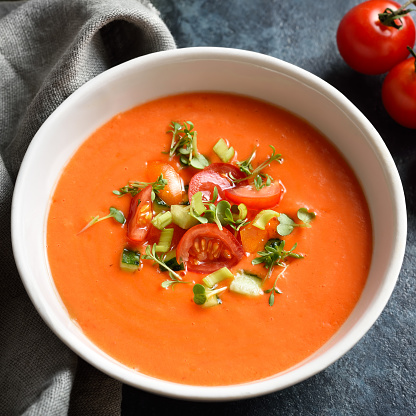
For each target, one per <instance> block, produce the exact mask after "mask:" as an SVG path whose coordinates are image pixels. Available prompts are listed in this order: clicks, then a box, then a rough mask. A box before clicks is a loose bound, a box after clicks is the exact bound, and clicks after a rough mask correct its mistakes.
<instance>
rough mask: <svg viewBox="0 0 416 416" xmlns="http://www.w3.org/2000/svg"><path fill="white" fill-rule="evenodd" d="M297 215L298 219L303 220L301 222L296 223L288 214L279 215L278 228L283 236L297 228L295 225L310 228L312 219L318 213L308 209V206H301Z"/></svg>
mask: <svg viewBox="0 0 416 416" xmlns="http://www.w3.org/2000/svg"><path fill="white" fill-rule="evenodd" d="M296 215H297V217H298V219H299V220H300V221H302V223H301V224H299V223H296V222H295V221H293V220H292V218H290V217H289V216H288V215H286V214H280V215H279V217H278V220H279V225H278V226H277V229H276V230H277V232H278V233H279V234H280V235H281V236H282V237H284V236H287V235H289V234H290V233H291V232H292V231H293V230H294V229H295V227H306V228H310V227H311V224H310V223H311V221H312V220H313V219H314V218H315V217H316V214H315V213H314V212H312V211H308V210H307V208H300V209H299V210H298V212H297V214H296Z"/></svg>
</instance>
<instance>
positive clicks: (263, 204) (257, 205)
mask: <svg viewBox="0 0 416 416" xmlns="http://www.w3.org/2000/svg"><path fill="white" fill-rule="evenodd" d="M224 194H225V197H226V199H228V200H229V201H231V202H234V203H235V204H244V205H245V206H246V207H247V208H249V209H258V210H260V209H266V208H272V207H274V206H276V205H277V204H278V203H279V202H280V201H281V199H282V197H283V194H284V187H283V185H282V184H281V183H280V182H272V183H271V185H270V186H265V187H263V188H261V189H260V190H257V189H256V188H255V186H254V185H242V186H236V187H235V188H231V189H226V190H225V191H224Z"/></svg>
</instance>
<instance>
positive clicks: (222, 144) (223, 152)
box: [212, 139, 235, 162]
mask: <svg viewBox="0 0 416 416" xmlns="http://www.w3.org/2000/svg"><path fill="white" fill-rule="evenodd" d="M212 150H213V151H214V152H215V153H216V154H217V156H218V157H219V158H220V159H221V160H222V161H223V162H229V161H230V160H231V159H232V158H233V157H234V153H235V151H234V148H232V147H228V145H227V142H226V141H225V140H224V139H219V140H218V142H217V143H215V145H214V147H213V148H212Z"/></svg>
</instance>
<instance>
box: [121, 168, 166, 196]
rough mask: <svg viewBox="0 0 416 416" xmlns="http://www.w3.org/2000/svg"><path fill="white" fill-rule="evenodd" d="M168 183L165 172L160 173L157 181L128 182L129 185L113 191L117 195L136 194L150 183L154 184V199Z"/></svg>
mask: <svg viewBox="0 0 416 416" xmlns="http://www.w3.org/2000/svg"><path fill="white" fill-rule="evenodd" d="M167 184H168V181H167V179H164V178H163V174H160V176H159V177H158V178H157V180H156V181H155V182H138V181H131V182H129V183H128V185H125V186H123V187H122V188H120V189H118V190H116V191H113V194H114V195H117V196H123V195H126V194H130V195H131V196H136V195H137V194H138V193H139V192H140V191H141V190H142V189H144V188H146V187H147V186H149V185H152V201H154V200H155V194H157V192H158V191H161V190H162V189H163V188H164V187H165V186H166V185H167Z"/></svg>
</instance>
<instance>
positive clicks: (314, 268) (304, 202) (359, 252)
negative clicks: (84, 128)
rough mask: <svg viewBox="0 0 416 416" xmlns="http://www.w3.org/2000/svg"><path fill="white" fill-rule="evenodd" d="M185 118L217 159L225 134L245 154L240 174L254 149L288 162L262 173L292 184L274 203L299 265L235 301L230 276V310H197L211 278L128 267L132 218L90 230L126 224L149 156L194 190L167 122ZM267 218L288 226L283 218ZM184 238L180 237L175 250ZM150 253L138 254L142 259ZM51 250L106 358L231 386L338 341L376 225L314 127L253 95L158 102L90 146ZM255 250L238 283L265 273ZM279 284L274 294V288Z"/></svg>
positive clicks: (65, 186) (54, 214)
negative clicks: (125, 190)
mask: <svg viewBox="0 0 416 416" xmlns="http://www.w3.org/2000/svg"><path fill="white" fill-rule="evenodd" d="M188 120H189V121H192V123H193V124H194V129H195V130H196V131H197V137H198V141H197V146H198V151H199V152H200V154H202V155H204V156H205V157H206V159H207V160H208V161H209V162H210V163H219V162H221V160H220V159H219V157H218V156H217V154H216V153H215V152H214V150H213V147H214V145H215V144H216V143H217V142H218V140H219V139H220V138H224V139H225V141H226V143H227V145H228V146H229V147H231V146H232V147H233V148H234V149H235V155H234V158H233V160H232V161H231V163H233V164H234V165H235V166H238V165H237V164H236V161H243V160H246V159H247V158H249V157H250V155H251V154H252V153H253V149H256V153H255V157H254V158H253V160H252V162H251V163H252V167H253V168H255V167H256V166H258V165H259V164H260V163H261V162H263V161H267V160H268V158H269V157H270V155H271V153H272V148H271V147H270V145H272V146H273V147H274V148H275V150H276V152H277V153H278V154H281V158H280V160H279V161H275V162H273V163H270V164H269V165H268V166H266V167H265V169H264V170H263V171H262V172H263V173H264V176H263V180H264V181H266V180H267V177H268V176H266V175H265V174H266V173H267V175H270V177H271V178H273V183H279V184H281V186H282V187H284V195H283V197H282V199H281V201H280V203H279V204H278V205H277V206H276V207H274V208H273V209H274V210H275V211H276V212H278V213H284V214H285V215H287V216H288V217H290V218H291V219H292V220H293V221H294V222H295V223H296V224H300V226H295V227H293V231H292V232H291V233H290V234H288V235H286V236H280V240H283V241H285V250H287V251H289V250H290V249H291V248H293V252H296V253H298V254H299V257H300V258H290V259H288V261H287V262H286V261H285V265H287V267H282V265H280V266H278V265H277V266H275V267H274V268H273V270H272V273H271V276H270V277H267V278H266V280H265V281H264V282H263V288H262V289H263V294H261V295H258V296H247V295H244V294H240V293H235V292H234V291H231V290H229V287H228V286H229V280H228V283H227V280H226V281H224V282H225V283H224V282H222V283H221V284H223V285H225V287H226V289H225V290H223V291H222V292H221V294H219V295H218V298H219V299H220V300H221V303H219V304H218V305H217V306H214V307H204V306H201V305H199V304H197V303H195V300H194V293H193V287H194V286H195V285H196V284H201V283H202V278H204V277H205V276H206V275H207V274H208V273H205V274H204V273H197V272H192V271H188V272H187V273H186V274H183V272H182V277H183V280H184V281H187V282H189V283H184V284H172V285H167V286H162V283H163V282H165V281H169V275H168V273H166V272H162V271H161V270H160V268H159V267H158V265H157V264H155V263H154V262H153V261H152V260H149V259H143V258H142V260H141V263H142V264H141V268H140V270H138V271H135V272H126V271H124V270H121V268H120V256H121V253H122V251H123V249H124V248H125V247H126V244H127V242H126V232H127V224H124V225H123V224H121V223H120V222H117V221H115V220H114V219H113V218H109V219H106V220H103V221H100V222H98V223H96V224H94V225H93V226H91V227H89V228H88V229H86V230H85V231H83V232H81V233H80V230H82V229H83V228H84V227H85V225H86V224H87V223H88V222H89V221H90V220H91V217H93V216H96V215H98V216H99V217H100V218H103V217H105V216H106V215H107V214H108V212H109V208H110V207H115V208H117V210H119V211H121V212H123V213H124V215H125V217H126V218H127V217H128V215H129V209H130V203H131V200H132V198H131V196H130V195H123V196H117V195H115V194H114V193H113V192H112V191H113V190H117V189H120V188H121V187H123V186H125V185H126V184H127V183H129V182H130V181H144V182H146V181H148V180H149V178H148V170H147V168H148V164H149V162H151V161H158V162H162V163H165V162H166V163H170V164H171V165H172V166H174V167H175V169H177V171H178V172H179V174H180V176H181V177H182V179H183V181H184V183H185V184H186V183H187V181H189V179H190V178H191V177H192V175H193V174H195V172H197V171H198V169H194V168H192V167H185V168H184V167H182V166H181V165H180V164H179V162H178V157H177V156H173V157H170V156H169V154H167V153H168V152H169V149H170V146H171V140H172V134H171V133H169V132H168V130H170V129H171V128H170V127H169V126H170V124H171V122H172V121H177V122H180V123H182V122H184V121H188ZM167 132H168V133H167ZM153 180H154V179H153ZM299 208H305V209H306V210H307V211H308V212H313V213H314V214H315V215H316V216H315V218H314V219H313V220H312V221H310V223H308V224H307V225H305V226H302V224H303V223H302V221H300V220H299V219H298V218H297V211H298V210H299ZM278 218H282V217H278ZM271 221H275V222H276V224H279V223H278V222H277V219H276V218H272V220H271ZM214 224H215V223H214ZM209 225H210V226H211V225H212V224H209ZM249 225H250V224H249ZM249 225H247V227H248V226H249ZM177 228H179V227H177ZM177 228H175V232H176V231H177ZM224 228H229V227H224ZM243 228H244V226H242V228H241V229H240V230H242V229H243ZM184 232H185V231H182V232H179V235H177V236H176V237H175V235H174V237H173V242H175V241H176V240H178V239H179V238H182V237H183V235H184ZM229 232H230V233H232V234H234V235H236V236H237V237H236V239H237V240H238V242H239V244H240V240H239V237H238V234H236V233H235V232H234V230H232V229H231V228H229ZM255 235H256V234H255ZM275 236H276V235H275ZM148 238H150V237H148ZM175 238H176V240H175ZM256 238H257V237H255V238H254V240H255V239H256ZM172 244H174V243H172ZM263 246H264V241H263V242H262V243H261V248H262V249H263ZM144 248H145V247H144V246H143V247H139V251H141V253H142V255H143V254H144ZM231 251H232V250H231ZM260 251H261V250H260ZM47 252H48V259H49V264H50V269H51V273H52V276H53V279H54V281H55V285H56V287H57V290H58V292H59V295H60V297H61V299H62V301H63V303H64V304H65V306H66V308H67V310H68V313H69V315H70V316H71V318H72V319H73V320H74V321H75V322H76V323H77V324H78V325H79V326H80V328H82V331H83V332H84V333H85V335H86V336H87V337H89V338H90V339H91V340H92V342H94V343H95V344H96V345H97V346H98V347H99V348H101V349H102V350H103V351H105V352H106V353H108V354H109V355H110V356H112V357H114V358H115V359H116V360H118V361H120V362H121V363H123V364H125V365H126V366H128V367H131V368H133V369H136V370H137V371H139V372H141V373H144V374H147V375H150V376H153V377H157V378H160V379H163V380H168V381H173V382H177V383H184V384H190V385H203V386H216V385H230V384H236V383H243V382H250V381H254V380H259V379H263V378H266V377H269V376H272V375H274V374H277V373H279V372H282V371H285V370H287V369H289V368H290V367H292V366H294V365H296V364H297V363H299V362H301V361H302V360H304V359H305V358H307V357H308V356H310V355H311V354H313V353H314V352H315V351H317V350H318V349H319V348H320V347H321V346H322V345H323V344H324V343H325V342H327V341H328V340H329V339H330V338H331V337H332V336H333V335H334V334H335V333H336V331H337V330H338V329H339V328H340V326H341V325H342V324H343V322H345V320H346V319H347V318H348V316H349V314H350V313H351V311H352V309H353V308H354V306H355V305H356V303H357V301H358V299H359V298H360V295H361V293H362V290H363V288H364V285H365V283H366V279H367V274H368V271H369V267H370V262H371V255H372V228H371V219H370V215H369V210H368V206H367V203H366V200H365V197H364V195H363V192H362V189H361V188H360V184H359V183H358V181H357V179H356V177H355V176H354V174H353V172H352V170H351V169H350V167H349V166H348V164H347V163H346V162H345V160H344V159H343V157H342V156H341V155H340V154H339V153H338V151H337V150H336V149H335V148H334V147H333V146H332V145H331V144H330V143H329V142H328V141H327V139H326V138H325V137H323V136H322V134H321V133H320V132H318V131H317V130H316V129H314V128H313V127H312V126H311V125H309V124H308V123H306V122H305V121H303V120H302V119H300V118H298V117H296V116H294V115H292V114H291V113H288V112H287V111H285V110H283V109H281V108H277V107H275V106H272V105H269V104H267V103H263V102H259V101H256V100H253V99H250V98H246V97H241V96H235V95H229V94H220V93H218V94H217V93H193V94H185V95H177V96H171V97H165V98H161V99H158V100H155V101H152V102H149V103H146V104H143V105H140V106H138V107H136V108H133V109H131V110H130V111H127V112H125V113H122V114H119V115H117V116H115V117H114V118H113V119H111V120H110V121H109V122H108V123H106V124H105V125H104V126H102V127H101V128H99V129H98V130H97V131H96V132H95V133H94V134H93V135H92V136H91V137H90V138H88V139H87V140H86V141H85V143H84V144H83V145H82V146H81V147H80V148H79V150H78V151H77V152H76V154H75V155H74V156H73V157H72V159H71V160H70V161H69V163H68V165H67V166H66V167H65V169H64V171H63V173H62V176H61V178H60V179H59V182H58V184H57V187H56V190H55V192H54V194H53V196H52V200H51V206H50V213H49V217H48V224H47ZM227 254H230V255H231V256H233V254H235V253H232V252H231V253H227ZM259 256H260V255H259V254H258V253H257V252H253V253H247V252H246V250H245V251H244V255H243V256H242V257H241V258H239V260H238V263H237V264H235V265H232V266H230V267H229V271H230V272H231V273H232V274H233V275H235V274H237V272H238V271H239V270H248V271H250V273H254V274H256V275H258V276H260V277H261V278H263V279H264V278H265V276H266V274H267V272H268V269H267V268H266V267H265V263H259V264H254V265H253V264H252V261H253V259H254V258H256V257H259ZM274 284H275V288H276V289H278V290H276V291H272V292H271V291H270V290H272V289H273V285H274ZM271 293H273V296H274V301H273V302H271V299H270V298H271Z"/></svg>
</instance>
